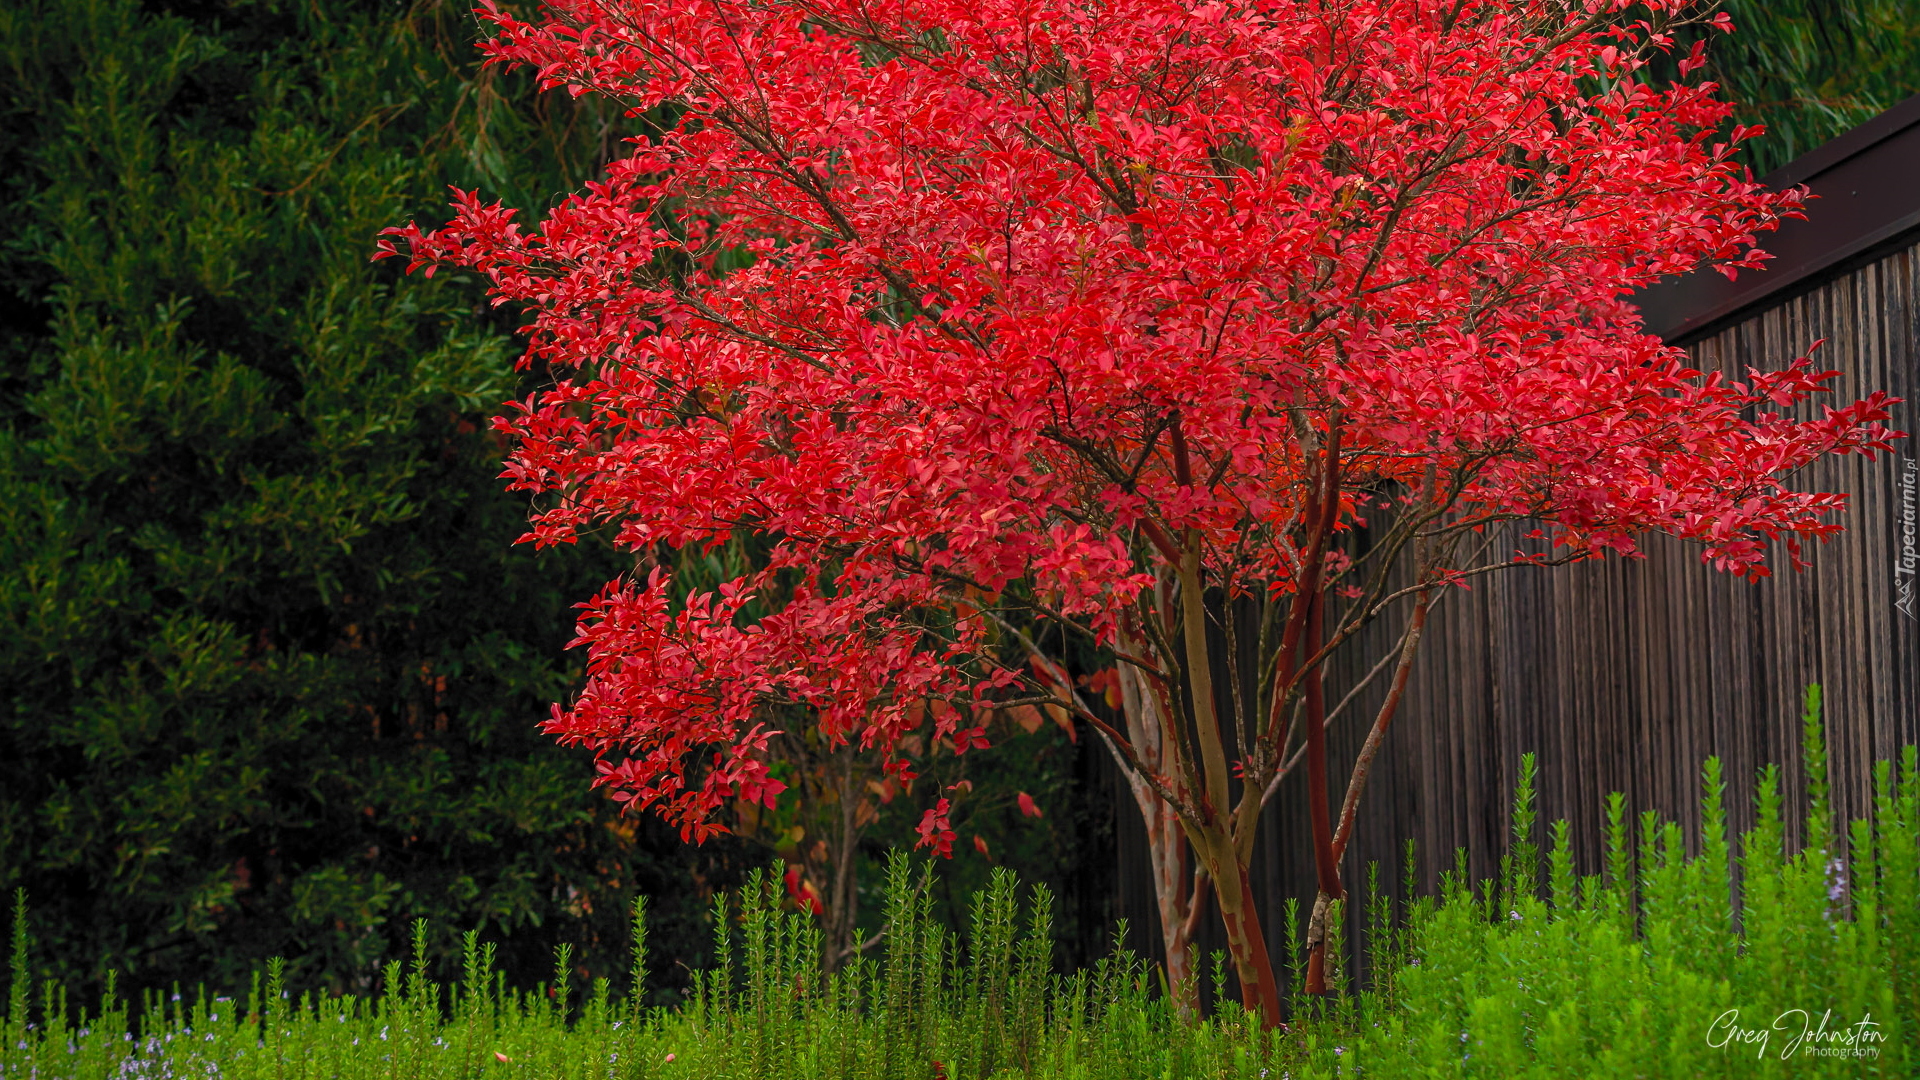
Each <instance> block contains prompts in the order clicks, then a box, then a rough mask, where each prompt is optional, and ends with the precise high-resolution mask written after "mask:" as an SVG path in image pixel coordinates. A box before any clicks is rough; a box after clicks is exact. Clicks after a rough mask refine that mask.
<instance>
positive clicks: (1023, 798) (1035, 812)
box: [1013, 791, 1045, 817]
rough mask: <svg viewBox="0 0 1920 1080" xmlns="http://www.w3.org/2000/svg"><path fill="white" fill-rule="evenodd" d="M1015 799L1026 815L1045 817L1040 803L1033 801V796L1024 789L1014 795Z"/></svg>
mask: <svg viewBox="0 0 1920 1080" xmlns="http://www.w3.org/2000/svg"><path fill="white" fill-rule="evenodd" d="M1013 801H1014V802H1016V803H1018V804H1019V805H1020V812H1021V813H1022V814H1024V815H1026V816H1027V817H1044V816H1045V815H1043V814H1041V813H1040V806H1039V804H1038V803H1035V802H1034V801H1033V796H1031V795H1029V794H1027V793H1026V792H1024V791H1022V792H1020V793H1019V794H1018V795H1015V796H1014V797H1013Z"/></svg>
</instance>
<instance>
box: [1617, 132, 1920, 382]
mask: <svg viewBox="0 0 1920 1080" xmlns="http://www.w3.org/2000/svg"><path fill="white" fill-rule="evenodd" d="M1762 182H1763V183H1765V184H1766V185H1767V186H1768V187H1770V188H1772V189H1774V190H1775V191H1779V190H1783V189H1785V188H1789V187H1792V186H1793V185H1795V184H1805V185H1807V188H1808V189H1809V191H1810V192H1811V193H1812V195H1813V196H1814V198H1811V199H1808V200H1807V205H1806V214H1807V216H1806V218H1805V219H1803V220H1794V221H1788V222H1786V223H1784V224H1783V225H1781V226H1780V229H1779V231H1777V232H1773V233H1768V234H1763V235H1762V236H1761V238H1760V241H1761V245H1760V246H1761V247H1762V248H1764V249H1765V250H1766V251H1767V252H1768V253H1769V254H1771V255H1772V256H1773V258H1772V259H1771V260H1769V261H1768V262H1767V264H1766V268H1765V269H1762V270H1742V271H1740V276H1739V277H1738V278H1736V279H1734V280H1732V281H1729V280H1727V278H1726V276H1725V275H1723V274H1721V273H1720V272H1719V271H1718V270H1713V269H1707V270H1697V271H1695V272H1693V273H1691V274H1688V275H1686V276H1684V277H1680V278H1676V279H1674V280H1672V281H1666V282H1662V283H1660V284H1658V285H1654V286H1651V287H1649V288H1646V289H1642V290H1641V291H1640V292H1639V293H1638V294H1636V295H1635V296H1634V297H1633V302H1634V304H1635V305H1637V306H1638V307H1639V308H1640V314H1641V317H1642V319H1644V320H1645V323H1646V328H1647V331H1648V332H1649V333H1653V334H1658V335H1660V337H1661V339H1662V340H1664V341H1667V342H1669V343H1674V344H1678V343H1681V342H1683V341H1685V340H1686V339H1688V338H1691V337H1694V336H1697V335H1699V334H1700V333H1701V332H1702V331H1704V330H1706V329H1708V328H1709V327H1712V326H1715V325H1718V324H1722V323H1724V322H1726V321H1728V320H1729V318H1730V317H1731V316H1734V315H1737V314H1739V313H1741V312H1743V311H1745V310H1747V309H1749V308H1752V307H1755V306H1756V305H1759V304H1760V303H1762V302H1763V301H1766V300H1768V299H1771V298H1778V299H1785V297H1781V296H1779V294H1781V293H1783V292H1785V291H1786V290H1788V289H1791V288H1793V287H1794V286H1795V285H1798V284H1801V283H1803V282H1808V280H1809V279H1810V278H1813V277H1815V276H1816V275H1818V274H1819V273H1820V272H1821V271H1823V270H1826V269H1827V268H1829V267H1832V266H1835V265H1837V264H1839V263H1841V262H1843V261H1845V260H1846V259H1848V258H1850V257H1852V256H1855V255H1858V254H1860V253H1862V252H1865V251H1868V250H1870V249H1873V248H1876V247H1879V246H1880V245H1882V244H1884V243H1885V242H1887V241H1889V240H1891V239H1893V238H1894V237H1897V236H1899V235H1900V234H1902V233H1905V232H1908V231H1910V230H1913V229H1915V228H1920V94H1915V95H1914V96H1913V97H1910V98H1908V99H1906V100H1905V101H1902V102H1901V103H1900V104H1898V105H1895V106H1894V107H1893V108H1891V109H1888V110H1887V111H1886V112H1883V113H1881V114H1880V115H1879V116H1876V117H1874V118H1873V119H1871V120H1869V121H1867V122H1866V123H1864V124H1861V125H1860V126H1859V127H1857V128H1854V129H1853V130H1852V131H1849V132H1847V133H1846V134H1844V135H1841V136H1840V137H1839V138H1837V139H1834V140H1833V141H1831V142H1828V143H1825V144H1824V145H1822V146H1820V147H1818V148H1816V149H1814V150H1811V151H1809V152H1807V153H1805V154H1803V155H1801V156H1800V157H1797V158H1795V159H1794V160H1793V161H1791V162H1789V163H1788V164H1787V165H1785V166H1784V167H1782V168H1780V169H1777V170H1775V171H1774V172H1771V173H1768V174H1767V175H1766V176H1765V177H1763V178H1762Z"/></svg>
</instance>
